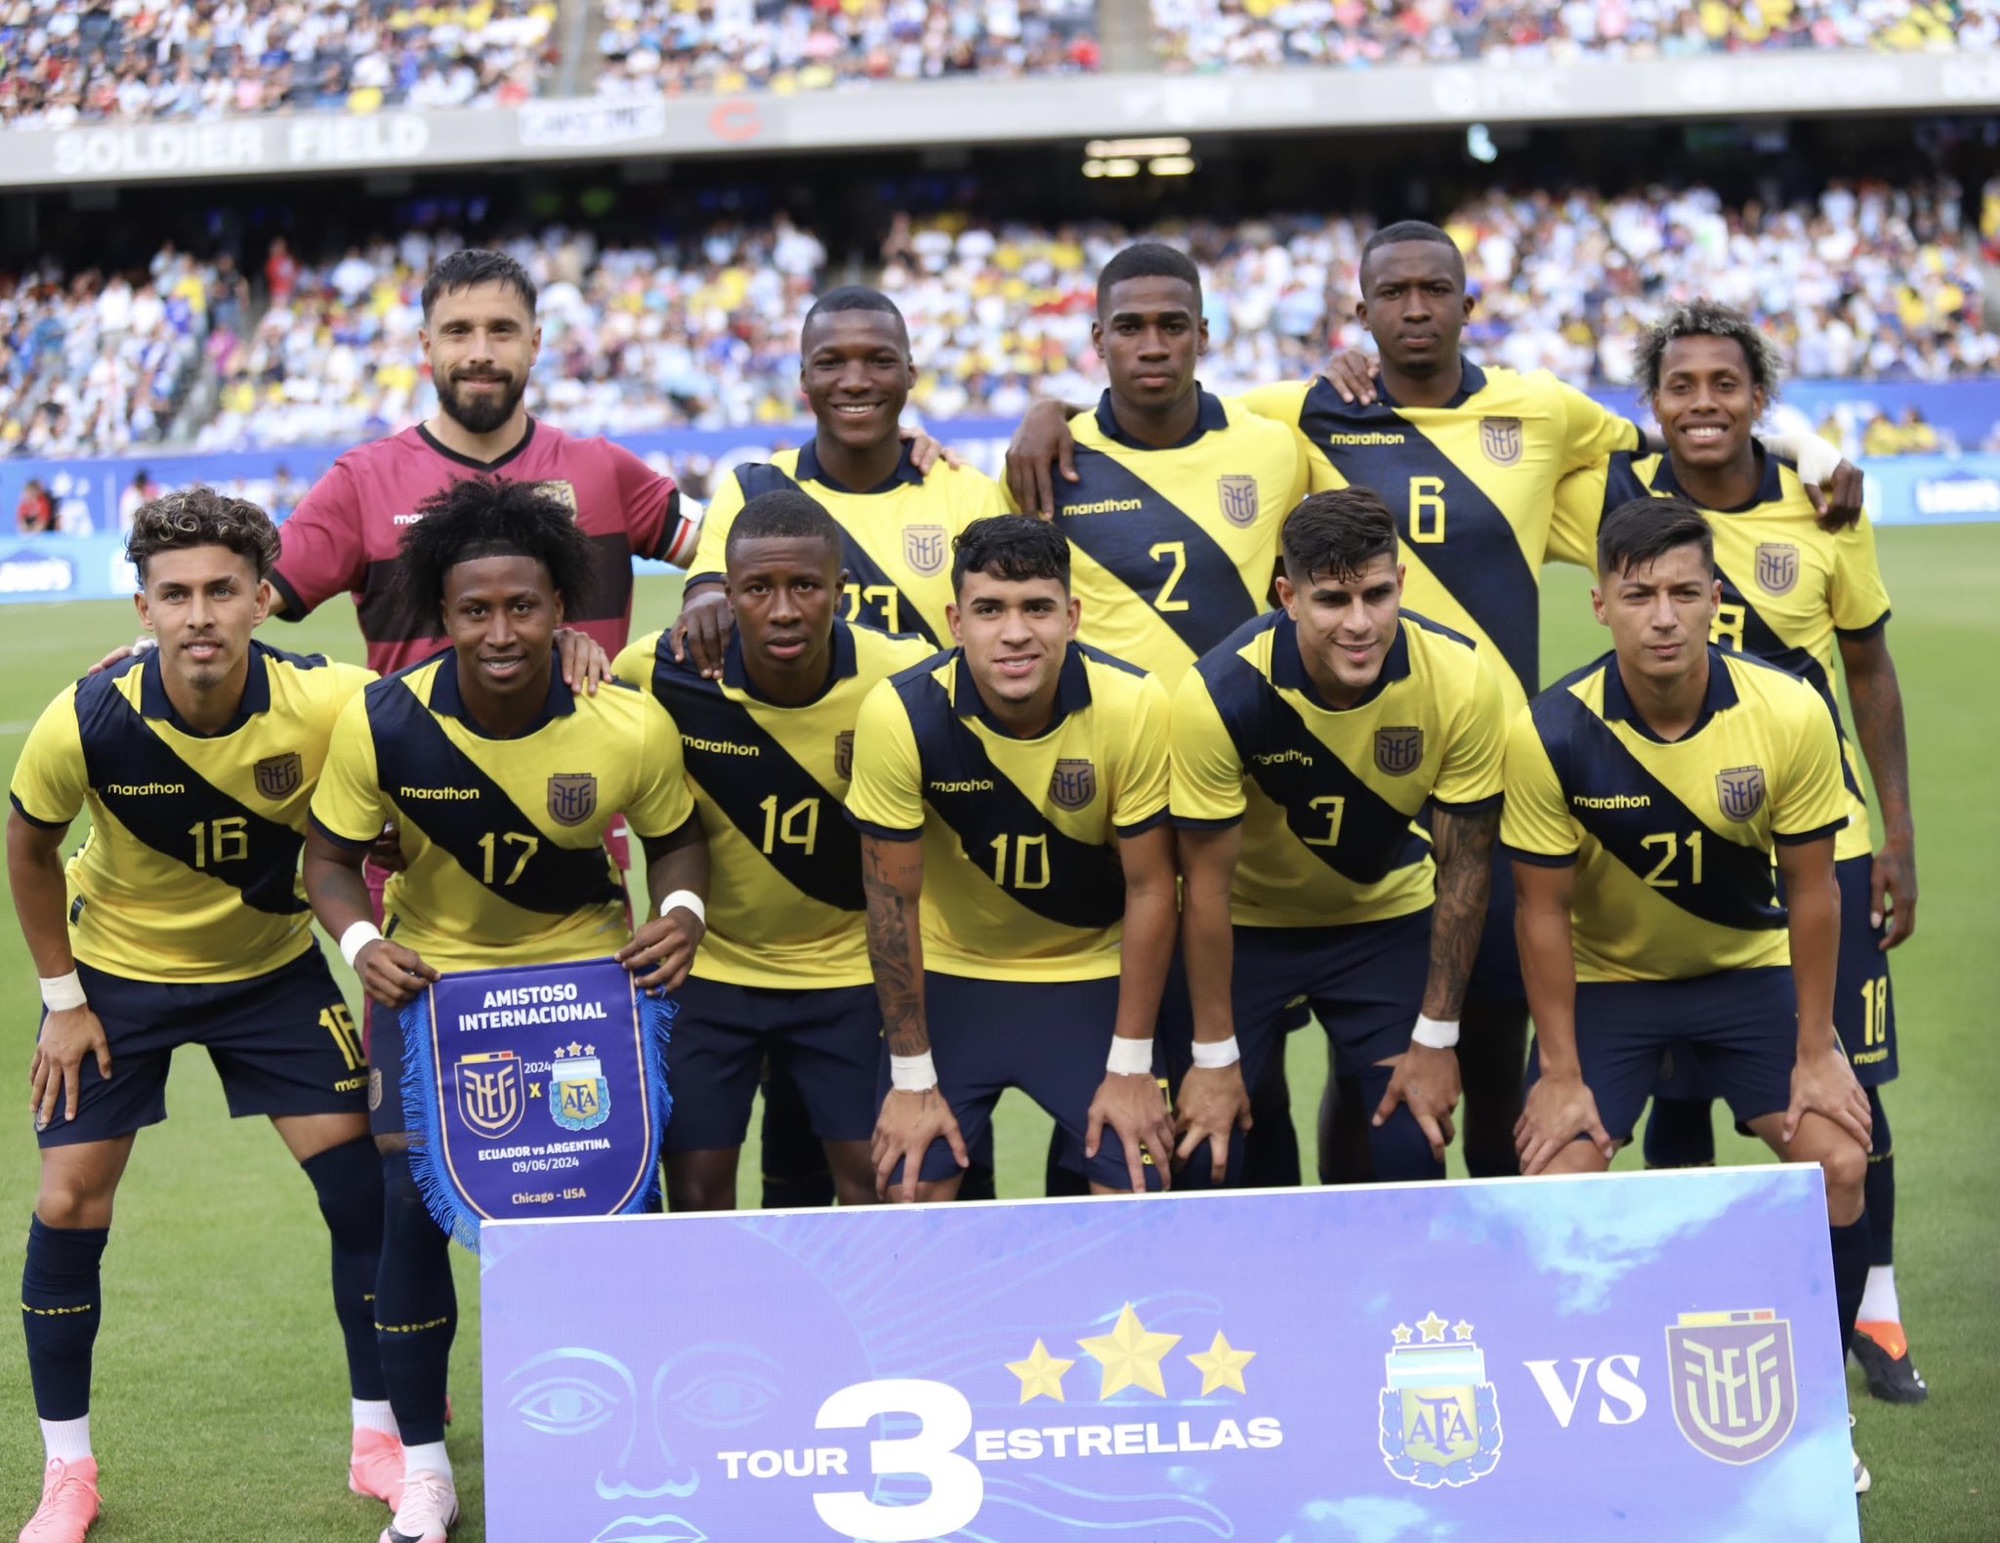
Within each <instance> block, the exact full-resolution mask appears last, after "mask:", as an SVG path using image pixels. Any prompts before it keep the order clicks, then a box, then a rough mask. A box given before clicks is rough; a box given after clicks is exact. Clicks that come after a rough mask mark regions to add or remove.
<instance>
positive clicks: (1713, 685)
mask: <svg viewBox="0 0 2000 1543" xmlns="http://www.w3.org/2000/svg"><path fill="white" fill-rule="evenodd" d="M1736 703H1737V696H1736V681H1735V679H1734V677H1732V676H1731V675H1730V673H1729V659H1728V656H1727V655H1726V654H1724V653H1723V651H1722V650H1721V649H1719V648H1717V647H1716V646H1715V645H1714V644H1712V643H1711V644H1710V645H1709V648H1708V694H1707V695H1706V696H1704V697H1703V698H1702V702H1701V716H1700V717H1699V718H1697V719H1695V721H1694V727H1693V728H1691V729H1689V730H1688V731H1687V733H1685V734H1683V735H1682V736H1681V737H1680V739H1673V740H1667V739H1661V738H1660V736H1659V735H1658V734H1656V733H1654V732H1653V726H1652V725H1651V724H1650V723H1648V722H1647V721H1646V720H1645V719H1644V718H1642V717H1640V716H1639V710H1638V708H1636V707H1634V706H1633V705H1632V695H1631V693H1630V692H1628V691H1627V690H1626V689H1625V677H1624V676H1623V675H1621V674H1619V673H1618V656H1617V655H1616V654H1615V653H1614V654H1612V655H1611V656H1610V657H1609V658H1607V659H1606V660H1605V661H1604V711H1603V712H1602V713H1601V714H1599V716H1600V717H1602V718H1603V719H1604V721H1605V722H1606V723H1629V724H1631V725H1632V727H1633V728H1634V729H1635V730H1637V731H1638V732H1639V733H1641V734H1643V735H1645V736H1646V738H1648V739H1650V740H1652V741H1653V742H1654V743H1655V744H1659V745H1669V744H1671V745H1678V744H1679V743H1681V740H1688V739H1693V738H1694V737H1695V735H1697V734H1699V733H1700V732H1701V731H1702V730H1703V729H1705V728H1707V727H1708V720H1709V719H1711V718H1713V717H1714V716H1715V715H1716V714H1717V713H1719V712H1721V711H1723V710H1724V709H1725V708H1730V707H1734V706H1735V705H1736Z"/></svg>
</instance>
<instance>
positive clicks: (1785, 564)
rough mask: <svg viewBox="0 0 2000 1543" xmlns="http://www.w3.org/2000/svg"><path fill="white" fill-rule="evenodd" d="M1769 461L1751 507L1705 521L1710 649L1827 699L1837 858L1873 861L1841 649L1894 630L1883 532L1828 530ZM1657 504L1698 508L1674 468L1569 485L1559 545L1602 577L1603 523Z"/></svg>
mask: <svg viewBox="0 0 2000 1543" xmlns="http://www.w3.org/2000/svg"><path fill="white" fill-rule="evenodd" d="M1763 459H1764V470H1763V476H1762V479H1761V481H1760V483H1759V486H1758V489H1757V493H1756V496H1755V497H1754V498H1752V499H1751V500H1750V502H1749V503H1747V504H1745V505H1743V506H1742V507H1741V508H1739V509H1706V508H1704V509H1703V510H1702V512H1703V513H1704V514H1706V515H1707V516H1708V523H1709V526H1710V528H1711V529H1712V530H1714V532H1715V573H1716V577H1717V578H1718V579H1720V580H1721V581H1722V604H1721V606H1720V607H1719V608H1718V609H1717V611H1716V613H1715V622H1714V624H1713V626H1712V627H1711V628H1710V630H1709V640H1710V641H1711V642H1713V643H1717V644H1720V645H1721V646H1722V647H1724V648H1734V649H1740V650H1742V651H1743V652H1744V653H1746V654H1754V655H1756V656H1757V657H1758V658H1759V659H1762V660H1764V661H1765V662H1766V663H1768V664H1775V665H1777V666H1778V667H1779V668H1780V669H1784V670H1790V671H1791V672H1792V673H1793V674H1794V675H1797V676H1799V677H1800V678H1801V679H1803V680H1804V681H1805V682H1806V684H1808V685H1809V686H1811V687H1812V688H1813V690H1815V691H1817V692H1818V693H1819V694H1820V697H1821V699H1822V700H1823V701H1824V702H1825V703H1826V705H1827V709H1828V711H1830V712H1831V713H1832V714H1833V721H1834V726H1835V728H1836V729H1838V730H1839V733H1840V738H1841V770H1842V773H1843V775H1844V776H1845V778H1846V782H1847V793H1848V803H1847V828H1846V829H1845V830H1843V831H1841V833H1840V838H1839V839H1838V840H1837V841H1836V842H1835V843H1834V855H1835V856H1836V857H1839V858H1843V859H1844V858H1849V857H1866V856H1868V855H1869V854H1870V853H1871V852H1873V851H1874V850H1875V833H1874V829H1873V825H1872V823H1871V820H1870V817H1869V813H1868V800H1867V798H1866V796H1865V795H1864V794H1863V792H1862V789H1861V763H1860V758H1859V756H1858V755H1857V753H1856V750H1855V746H1854V742H1853V741H1852V740H1850V739H1849V738H1848V737H1847V729H1846V726H1845V725H1844V724H1843V723H1842V722H1841V718H1840V697H1839V694H1838V693H1837V692H1836V691H1835V689H1834V684H1833V680H1834V674H1833V672H1834V647H1835V644H1836V642H1837V640H1839V639H1841V638H1867V637H1872V636H1874V634H1876V633H1877V632H1880V631H1881V630H1882V629H1883V628H1884V627H1886V626H1887V625H1888V624H1889V591H1888V590H1887V589H1886V588H1885V587H1884V586H1883V583H1882V570H1881V567H1880V565H1879V564H1878V563H1877V562H1876V560H1875V528H1874V526H1873V525H1872V524H1871V523H1870V521H1869V519H1868V517H1867V515H1865V514H1864V515H1863V516H1862V517H1861V521H1860V523H1859V524H1857V525H1854V526H1851V527H1850V528H1848V529H1846V530H1841V531H1829V530H1822V529H1821V528H1820V523H1819V516H1818V514H1817V513H1816V512H1815V511H1814V509H1813V506H1812V500H1811V499H1810V498H1808V497H1807V496H1806V489H1805V484H1804V483H1803V482H1802V481H1801V480H1800V479H1799V474H1798V470H1797V468H1795V467H1794V466H1792V465H1791V463H1790V462H1788V461H1782V460H1780V459H1779V458H1778V457H1776V456H1774V455H1771V454H1769V453H1765V454H1764V458H1763ZM1647 497H1660V498H1668V497H1681V498H1687V491H1686V490H1685V489H1684V488H1682V486H1681V485H1680V479H1679V478H1677V477H1675V475H1674V468H1673V462H1672V460H1671V459H1670V458H1668V457H1667V456H1664V455H1633V454H1630V453H1626V452H1622V451H1621V452H1620V453H1619V454H1617V455H1614V456H1613V457H1612V458H1611V460H1610V462H1609V463H1608V464H1607V465H1604V466H1600V467H1593V468H1590V469H1587V470H1584V471H1580V472H1576V473H1573V474H1572V475H1571V476H1569V477H1567V478H1565V479H1564V480H1563V485H1562V489H1561V491H1560V493H1559V494H1558V502H1557V509H1556V526H1557V532H1558V537H1557V539H1558V540H1560V541H1562V542H1563V543H1564V544H1565V546H1566V547H1567V548H1568V550H1566V551H1565V552H1564V554H1563V556H1564V559H1565V560H1568V561H1574V562H1579V563H1583V564H1586V565H1591V566H1594V565H1595V563H1596V557H1597V527H1598V524H1599V523H1600V521H1601V520H1602V519H1603V517H1604V516H1605V515H1606V514H1608V513H1610V512H1611V511H1612V510H1613V509H1616V508H1617V507H1618V506H1619V505H1620V504H1625V503H1629V502H1631V501H1632V500H1633V499H1635V498H1647ZM1689 502H1691V503H1692V502H1694V500H1692V499H1690V500H1689ZM1551 555H1552V556H1553V555H1555V554H1554V553H1551Z"/></svg>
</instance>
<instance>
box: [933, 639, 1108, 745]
mask: <svg viewBox="0 0 2000 1543" xmlns="http://www.w3.org/2000/svg"><path fill="white" fill-rule="evenodd" d="M951 658H952V660H953V662H955V663H956V664H957V665H958V668H957V670H956V671H954V672H953V675H952V687H951V707H952V711H953V712H955V713H957V714H958V715H959V717H961V718H977V719H978V720H979V721H980V722H981V723H984V724H985V725H986V726H987V727H988V728H989V729H991V730H993V731H994V733H996V734H1004V735H1006V736H1007V737H1008V738H1009V739H1019V738H1021V736H1020V735H1018V734H1016V733H1015V732H1014V731H1013V730H1012V729H1010V728H1008V727H1007V725H1006V724H1004V723H1002V722H1001V721H1000V720H999V719H998V718H996V717H994V716H993V714H992V713H991V712H990V711H988V710H987V706H986V699H985V698H984V697H982V696H981V695H980V694H979V687H978V685H977V684H976V683H975V682H974V681H973V679H972V669H971V666H969V665H968V664H967V663H966V662H965V650H964V649H963V648H954V649H953V650H952V651H951ZM1088 706H1090V676H1089V674H1088V673H1087V672H1086V671H1085V669H1084V667H1083V650H1082V649H1081V648H1079V647H1078V646H1077V645H1076V644H1075V643H1071V644H1070V645H1069V649H1068V651H1067V652H1066V653H1065V654H1064V655H1063V662H1062V671H1061V673H1060V674H1058V675H1057V676H1056V712H1055V716H1054V717H1053V718H1051V719H1049V721H1048V726H1047V727H1046V728H1044V729H1043V730H1042V732H1041V733H1039V734H1036V735H1033V736H1031V737H1032V738H1035V739H1045V738H1047V737H1048V736H1049V735H1051V734H1053V733H1055V731H1056V730H1057V729H1058V728H1060V727H1061V726H1062V723H1063V720H1064V719H1066V718H1067V717H1069V715H1070V714H1071V713H1076V712H1081V711H1083V709H1084V708H1086V707H1088Z"/></svg>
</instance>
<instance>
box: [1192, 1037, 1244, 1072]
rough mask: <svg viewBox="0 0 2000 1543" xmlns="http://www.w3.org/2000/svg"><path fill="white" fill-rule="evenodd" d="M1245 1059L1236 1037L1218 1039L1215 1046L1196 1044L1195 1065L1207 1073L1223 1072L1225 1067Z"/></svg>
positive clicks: (1199, 1042) (1197, 1041)
mask: <svg viewBox="0 0 2000 1543" xmlns="http://www.w3.org/2000/svg"><path fill="white" fill-rule="evenodd" d="M1242 1059H1243V1052H1242V1051H1241V1050H1238V1049H1237V1048H1236V1036H1235V1035H1234V1034H1232V1035H1230V1036H1229V1038H1227V1039H1218V1040H1216V1041H1215V1042H1214V1043H1213V1044H1209V1045H1204V1044H1203V1043H1202V1042H1201V1041H1200V1040H1196V1041H1195V1042H1194V1064H1195V1065H1196V1066H1198V1067H1200V1068H1201V1069H1202V1070H1203V1071H1205V1072H1214V1071H1221V1070H1222V1068H1223V1067H1225V1066H1234V1065H1235V1064H1236V1063H1237V1062H1238V1061H1240V1060H1242Z"/></svg>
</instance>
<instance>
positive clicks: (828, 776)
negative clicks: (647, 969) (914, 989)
mask: <svg viewBox="0 0 2000 1543" xmlns="http://www.w3.org/2000/svg"><path fill="white" fill-rule="evenodd" d="M666 638H667V634H665V633H655V634H654V635H653V636H652V637H647V638H641V639H640V640H639V641H638V642H636V643H634V644H632V645H631V646H630V647H629V648H627V649H626V650H625V651H624V652H623V653H621V654H619V656H618V660H617V663H616V665H615V666H614V667H613V668H614V670H615V672H616V673H617V676H618V678H619V679H620V680H624V681H629V682H631V683H632V684H633V685H635V686H638V687H639V688H640V689H641V690H645V691H650V692H651V693H652V694H653V695H654V696H655V697H657V698H658V699H659V701H660V704H661V705H662V706H663V707H665V708H666V709H667V713H668V715H669V716H670V717H672V719H673V720H674V723H675V724H676V725H677V726H678V727H679V729H680V732H681V757H682V760H683V762H684V764H685V766H686V770H687V781H688V787H689V789H690V791H691V792H692V793H693V794H694V803H695V808H696V810H697V811H698V812H699V813H700V815H701V828H702V834H703V835H705V836H706V837H707V838H708V862H709V872H710V874H711V880H710V884H709V902H708V931H707V933H706V934H705V935H704V936H703V938H702V942H701V951H700V952H699V953H698V954H697V955H696V956H695V962H694V973H695V974H696V975H698V976H700V977H701V978H702V979H703V980H715V981H722V982H724V983H725V984H727V985H732V986H766V987H774V988H781V989H792V990H797V989H805V988H814V987H831V986H865V985H867V984H868V982H869V980H870V978H871V975H870V971H869V967H868V926H867V903H866V901H865V900H864V899H863V896H862V893H861V838H860V836H859V835H858V834H857V833H856V831H855V829H854V826H853V825H852V824H851V823H849V821H848V820H847V818H846V816H845V813H844V807H845V804H846V801H847V783H848V778H849V776H850V775H851V774H852V771H853V762H854V725H855V721H856V720H857V719H858V718H859V717H860V714H861V703H862V701H863V699H864V698H865V697H866V696H867V695H868V693H869V692H870V691H871V690H872V689H873V688H874V687H875V686H876V684H877V683H879V682H881V681H884V680H887V679H888V678H889V677H890V676H891V675H894V674H896V673H897V672H898V671H900V670H906V669H908V668H909V667H910V666H912V665H914V664H920V663H922V662H923V661H924V660H926V659H929V658H931V657H933V655H934V654H935V653H936V650H935V649H933V648H932V647H931V646H930V645H929V644H928V643H925V642H924V641H923V640H922V639H921V638H896V637H890V636H888V635H887V634H886V633H881V632H876V631H874V630H872V629H870V628H867V627H850V626H848V625H847V623H845V622H835V623H834V624H833V673H832V676H831V677H830V678H829V679H828V681H827V683H826V688H825V690H824V691H822V692H821V693H820V695H819V696H817V697H815V698H814V699H813V700H812V701H810V702H807V703H805V704H804V705H803V706H799V707H781V706H779V705H778V704H777V703H775V702H769V701H766V700H765V699H764V698H762V697H760V696H759V695H758V694H757V689H756V687H755V686H754V685H752V684H751V682H750V678H749V676H748V675H747V674H746V673H745V671H744V668H743V649H742V643H741V635H740V634H737V635H733V636H732V637H731V638H730V641H729V649H728V652H727V653H726V654H725V655H724V656H723V661H722V679H721V680H719V681H713V680H704V679H703V678H702V676H701V673H700V672H699V671H698V670H696V669H695V668H694V667H693V665H692V664H689V663H686V662H681V663H676V662H675V660H674V653H673V648H672V646H671V644H670V643H667V642H666V641H665V639H666Z"/></svg>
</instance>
